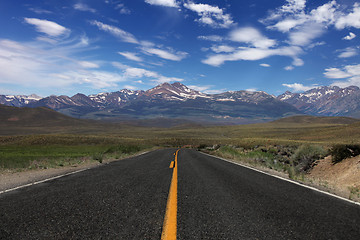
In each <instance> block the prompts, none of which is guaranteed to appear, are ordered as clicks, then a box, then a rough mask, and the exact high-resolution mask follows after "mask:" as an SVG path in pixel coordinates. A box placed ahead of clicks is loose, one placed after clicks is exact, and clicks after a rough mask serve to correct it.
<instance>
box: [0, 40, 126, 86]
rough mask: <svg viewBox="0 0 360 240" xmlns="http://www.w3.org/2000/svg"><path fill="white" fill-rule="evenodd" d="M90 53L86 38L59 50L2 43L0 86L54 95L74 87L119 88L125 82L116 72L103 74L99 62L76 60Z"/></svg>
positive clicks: (39, 43) (42, 44)
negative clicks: (43, 91)
mask: <svg viewBox="0 0 360 240" xmlns="http://www.w3.org/2000/svg"><path fill="white" fill-rule="evenodd" d="M87 49H88V45H87V44H85V43H84V40H83V38H81V39H77V40H76V41H72V42H68V43H67V44H61V45H55V46H53V45H48V44H46V43H42V42H17V41H12V40H8V39H0V84H11V85H15V86H16V85H19V86H22V87H36V88H37V89H38V91H40V92H41V91H42V90H46V89H47V90H46V91H49V90H50V91H51V92H54V89H62V88H70V89H72V86H74V85H81V86H83V87H88V88H94V89H101V88H109V87H116V86H117V83H118V82H122V81H124V77H123V76H122V75H120V74H118V73H116V72H107V71H102V70H99V69H100V67H101V66H100V63H99V62H97V61H90V60H85V59H83V58H79V57H76V55H75V54H76V53H77V52H82V51H86V50H87ZM24 76H26V77H25V78H24Z"/></svg>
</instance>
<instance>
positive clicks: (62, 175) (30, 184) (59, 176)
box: [0, 151, 149, 194]
mask: <svg viewBox="0 0 360 240" xmlns="http://www.w3.org/2000/svg"><path fill="white" fill-rule="evenodd" d="M148 152H149V151H146V152H143V153H140V154H138V155H135V156H131V157H129V158H132V157H137V156H141V155H144V154H146V153H148ZM125 159H126V158H125ZM122 160H123V159H122ZM106 164H109V163H106ZM89 169H91V167H90V168H84V169H80V170H76V171H74V172H69V173H65V174H61V175H58V176H55V177H51V178H46V179H44V180H40V181H36V182H32V183H28V184H25V185H21V186H18V187H14V188H9V189H6V190H3V191H0V194H3V193H7V192H11V191H14V190H17V189H20V188H24V187H29V186H33V185H36V184H39V183H43V182H47V181H51V180H54V179H57V178H61V177H65V176H68V175H72V174H76V173H79V172H83V171H86V170H89Z"/></svg>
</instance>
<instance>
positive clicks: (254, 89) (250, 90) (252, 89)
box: [245, 88, 257, 92]
mask: <svg viewBox="0 0 360 240" xmlns="http://www.w3.org/2000/svg"><path fill="white" fill-rule="evenodd" d="M245 91H248V92H256V91H257V89H256V88H248V89H245Z"/></svg>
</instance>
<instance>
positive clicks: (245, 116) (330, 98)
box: [0, 82, 360, 123]
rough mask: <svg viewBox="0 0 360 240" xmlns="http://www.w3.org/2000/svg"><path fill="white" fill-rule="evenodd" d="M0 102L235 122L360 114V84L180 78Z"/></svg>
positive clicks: (0, 98)
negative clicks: (279, 85)
mask: <svg viewBox="0 0 360 240" xmlns="http://www.w3.org/2000/svg"><path fill="white" fill-rule="evenodd" d="M0 104H4V105H9V106H16V107H24V106H26V107H48V108H51V109H54V110H57V111H59V112H62V113H65V114H67V115H70V116H74V117H79V118H96V119H104V118H109V119H112V118H115V119H119V118H123V117H126V118H130V119H131V118H156V117H165V118H187V119H191V120H199V119H200V120H204V119H206V120H210V121H212V120H214V121H229V119H230V121H233V122H235V123H238V122H243V121H245V122H246V121H248V120H249V119H251V120H254V119H256V120H259V121H261V120H265V119H274V118H279V117H283V116H288V115H291V114H302V113H305V114H309V115H322V116H352V117H360V89H359V88H358V87H355V86H351V87H346V88H340V87H336V86H327V87H317V88H314V89H311V90H309V91H306V92H304V93H292V92H289V91H287V92H285V93H283V94H281V95H279V96H278V97H275V96H273V95H270V94H267V93H266V92H262V91H256V92H251V91H229V92H224V93H220V94H205V93H202V92H199V91H196V90H193V89H190V88H188V87H187V86H185V85H183V84H181V83H179V82H175V83H173V84H169V83H163V84H160V85H158V86H156V87H154V88H151V89H149V90H147V91H143V90H136V91H133V90H128V89H123V90H120V91H117V92H105V93H98V94H93V95H89V96H86V95H84V94H81V93H78V94H76V95H74V96H72V97H68V96H64V95H62V96H49V97H45V98H41V97H39V96H37V95H30V96H23V95H19V96H13V95H0Z"/></svg>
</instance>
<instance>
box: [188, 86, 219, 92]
mask: <svg viewBox="0 0 360 240" xmlns="http://www.w3.org/2000/svg"><path fill="white" fill-rule="evenodd" d="M188 87H189V88H190V89H194V90H196V91H199V92H202V93H206V94H217V93H223V92H225V91H226V90H225V89H211V88H213V87H214V86H213V85H204V86H198V85H190V86H188Z"/></svg>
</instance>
